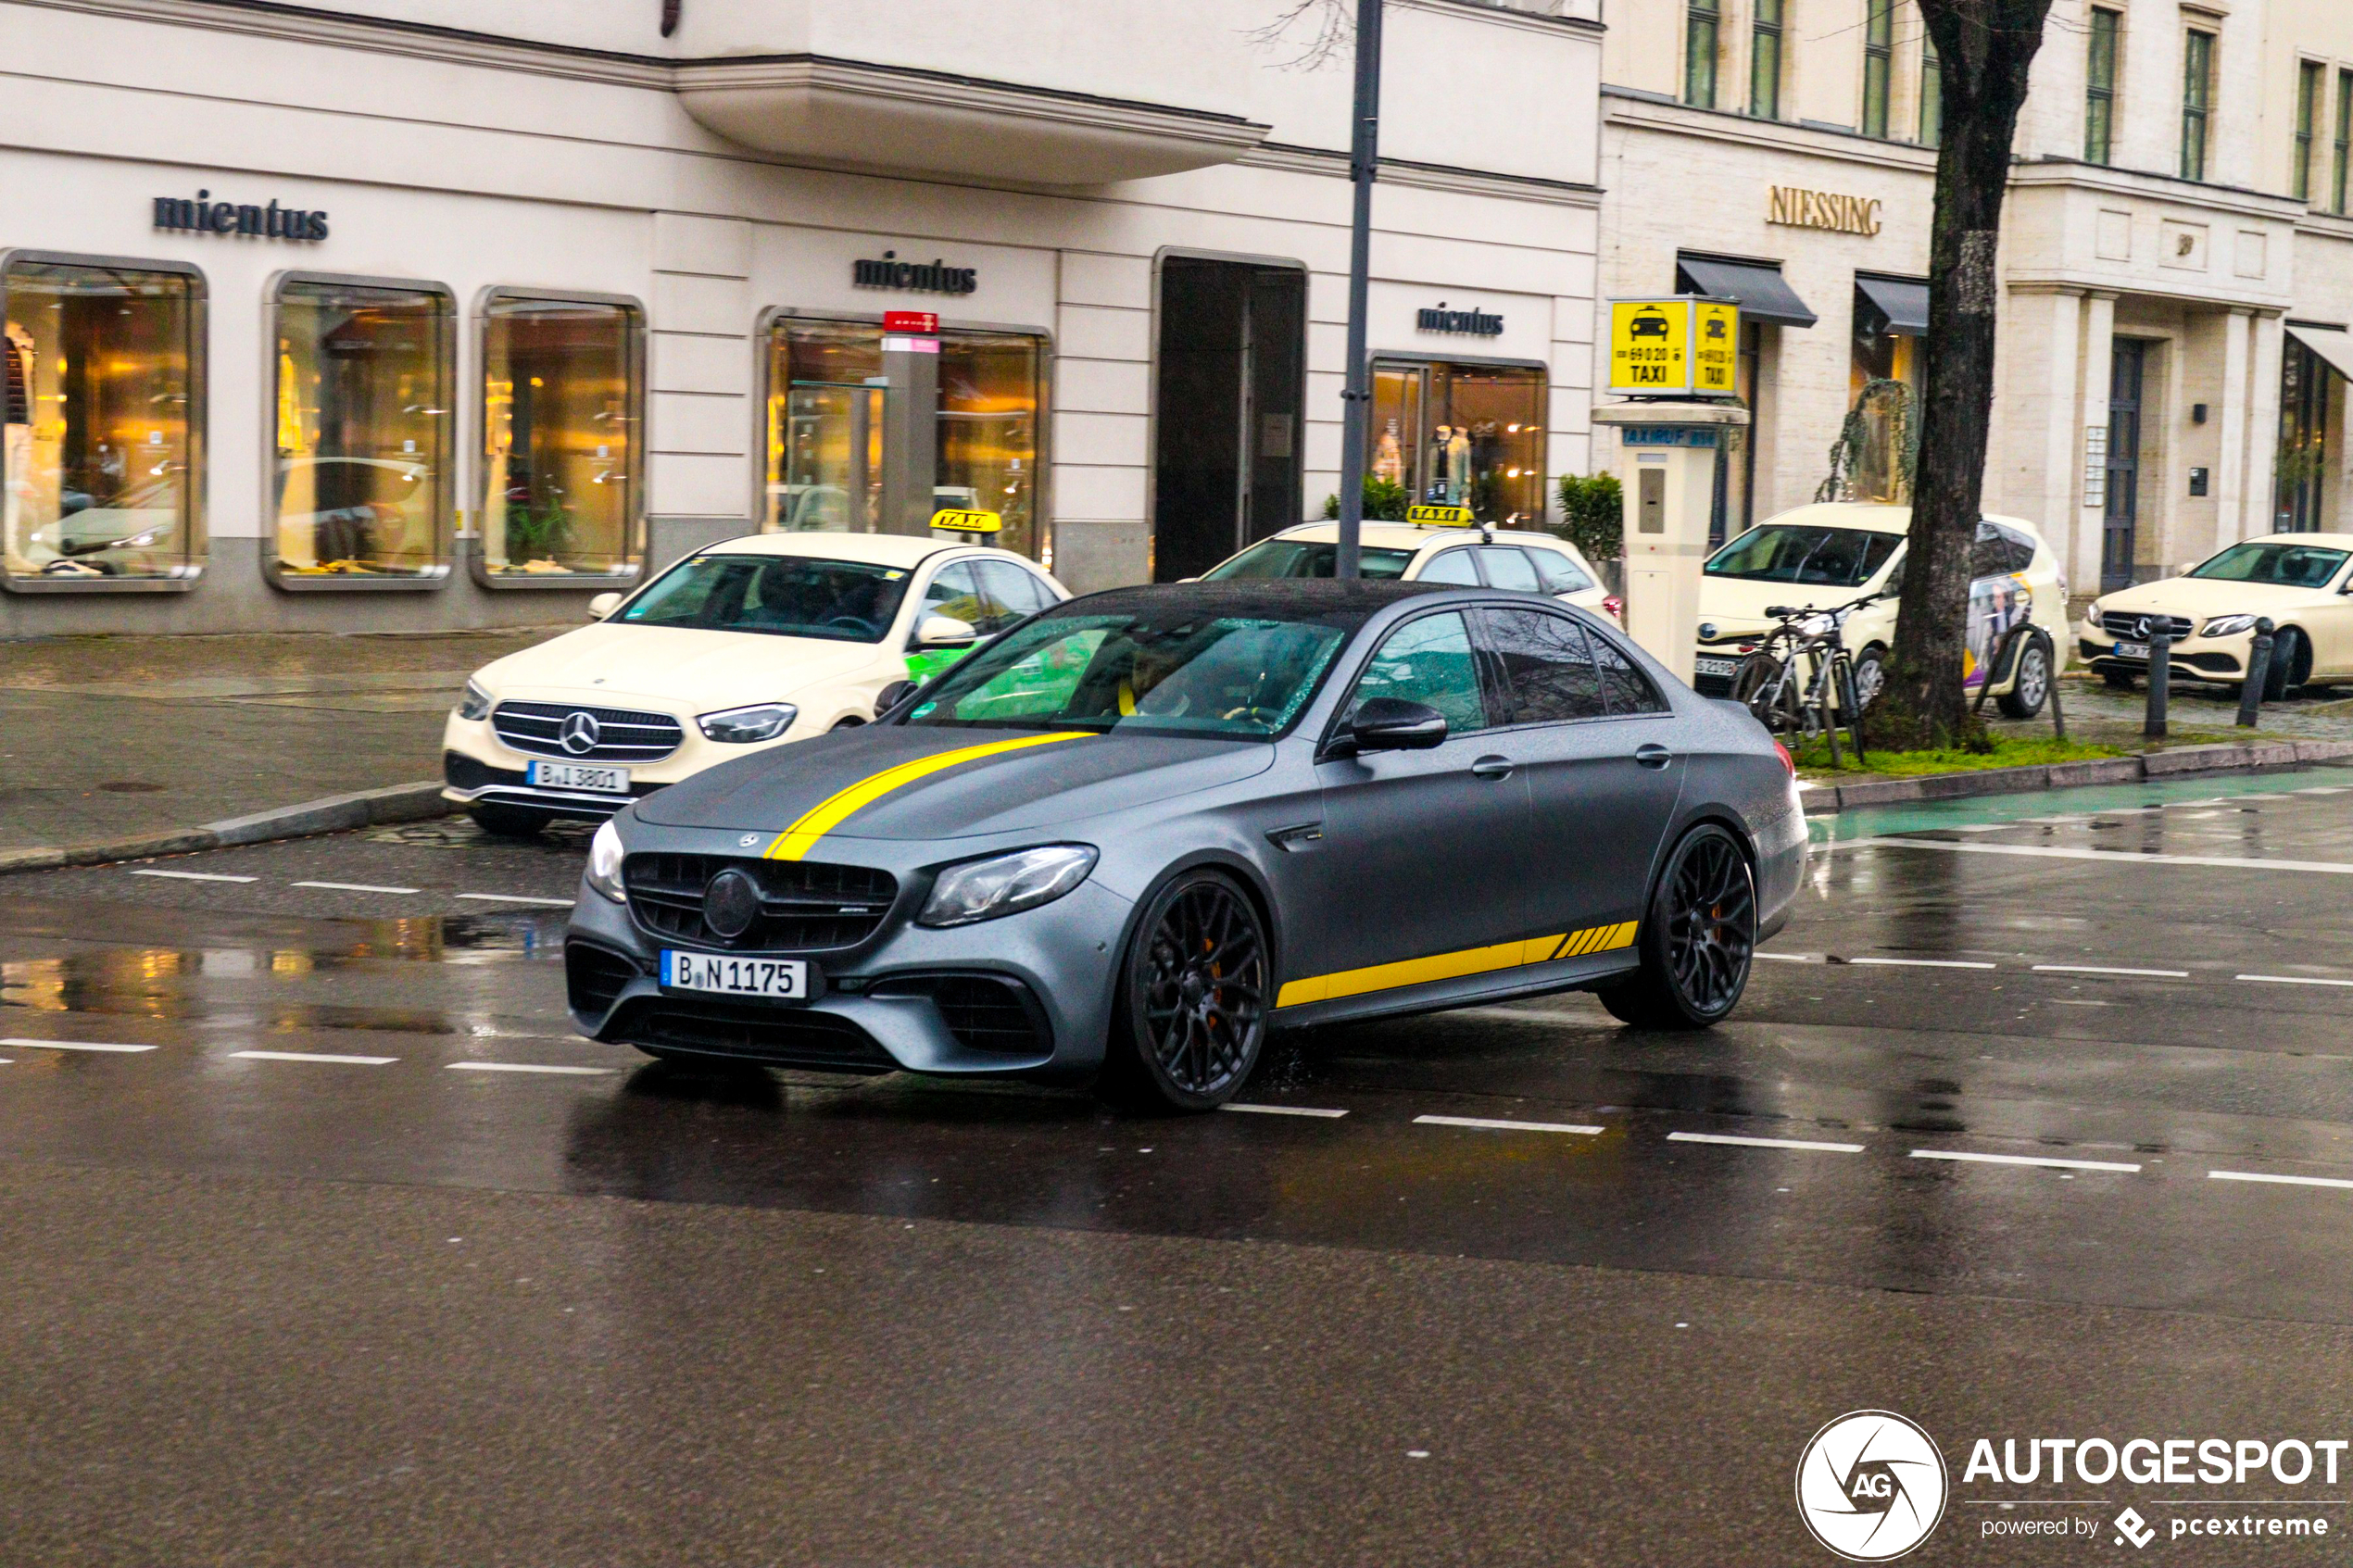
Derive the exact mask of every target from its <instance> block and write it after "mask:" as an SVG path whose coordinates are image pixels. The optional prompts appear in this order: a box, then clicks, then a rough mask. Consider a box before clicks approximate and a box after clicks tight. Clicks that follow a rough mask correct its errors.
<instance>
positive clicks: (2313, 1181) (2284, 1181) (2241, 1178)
mask: <svg viewBox="0 0 2353 1568" xmlns="http://www.w3.org/2000/svg"><path fill="white" fill-rule="evenodd" d="M2299 793H2301V792H2299ZM2206 1175H2207V1179H2208V1181H2216V1182H2265V1183H2270V1184H2272V1185H2278V1186H2290V1187H2353V1181H2347V1180H2346V1179H2344V1178H2343V1177H2341V1176H2281V1175H2274V1174H2272V1173H2271V1172H2268V1171H2208V1173H2206Z"/></svg>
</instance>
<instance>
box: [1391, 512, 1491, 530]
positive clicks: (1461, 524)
mask: <svg viewBox="0 0 2353 1568" xmlns="http://www.w3.org/2000/svg"><path fill="white" fill-rule="evenodd" d="M1405 521H1407V522H1411V523H1416V524H1418V525H1419V526H1421V527H1423V528H1468V527H1469V526H1470V525H1471V523H1472V521H1474V520H1473V519H1472V517H1471V509H1470V508H1468V507H1407V508H1405Z"/></svg>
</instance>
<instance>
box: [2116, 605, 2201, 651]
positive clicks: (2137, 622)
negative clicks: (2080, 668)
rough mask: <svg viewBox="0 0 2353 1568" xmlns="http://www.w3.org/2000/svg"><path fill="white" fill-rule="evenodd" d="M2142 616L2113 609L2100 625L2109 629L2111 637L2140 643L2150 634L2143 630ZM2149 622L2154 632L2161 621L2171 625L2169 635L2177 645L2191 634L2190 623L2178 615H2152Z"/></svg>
mask: <svg viewBox="0 0 2353 1568" xmlns="http://www.w3.org/2000/svg"><path fill="white" fill-rule="evenodd" d="M2141 619H2142V618H2141V616H2140V615H2139V614H2138V613H2137V612H2135V611H2133V610H2127V609H2111V610H2109V611H2108V612H2107V613H2106V614H2104V615H2102V616H2101V617H2100V625H2101V626H2103V627H2104V628H2106V629H2107V632H2108V635H2109V636H2111V637H2131V638H2132V639H2133V640H2134V641H2135V642H2138V641H2140V640H2142V639H2143V638H2145V636H2147V635H2148V634H2149V633H2145V632H2143V631H2142V630H2141ZM2148 621H2149V624H2150V630H2151V631H2152V632H2153V631H2154V630H2155V629H2156V624H2157V622H2158V621H2165V622H2166V623H2167V624H2169V625H2171V627H2172V631H2171V632H2170V633H2167V634H2168V635H2169V636H2171V638H2172V639H2173V640H2174V641H2175V642H2177V643H2178V642H2181V641H2183V639H2184V638H2186V637H2188V636H2189V634H2190V632H2191V626H2190V623H2189V622H2188V621H2186V620H2184V619H2183V618H2182V617H2181V616H2178V615H2164V616H2159V615H2152V616H2150V617H2148Z"/></svg>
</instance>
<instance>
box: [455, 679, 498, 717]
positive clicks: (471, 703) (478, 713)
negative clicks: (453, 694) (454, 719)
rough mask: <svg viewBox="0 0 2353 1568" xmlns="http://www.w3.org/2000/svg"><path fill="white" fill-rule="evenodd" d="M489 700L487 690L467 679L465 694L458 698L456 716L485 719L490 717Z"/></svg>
mask: <svg viewBox="0 0 2353 1568" xmlns="http://www.w3.org/2000/svg"><path fill="white" fill-rule="evenodd" d="M490 702H491V697H490V694H489V693H488V692H486V691H484V690H483V689H482V688H481V687H480V686H477V685H475V684H473V683H472V681H468V682H467V683H466V695H465V696H462V697H459V699H458V717H459V718H460V719H487V718H489V717H490Z"/></svg>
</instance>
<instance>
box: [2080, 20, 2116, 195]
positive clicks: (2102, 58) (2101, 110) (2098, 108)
mask: <svg viewBox="0 0 2353 1568" xmlns="http://www.w3.org/2000/svg"><path fill="white" fill-rule="evenodd" d="M2123 20H2124V19H2123V15H2122V13H2120V12H2117V11H2110V10H2107V9H2104V8H2102V7H2100V6H2094V7H2092V28H2091V37H2090V39H2089V41H2088V44H2087V49H2088V56H2087V58H2086V60H2085V70H2084V77H2083V161H2084V162H2086V163H2106V162H2108V159H2109V158H2111V157H2114V156H2115V152H2116V43H2117V32H2118V30H2119V29H2120V27H2121V26H2122V24H2123Z"/></svg>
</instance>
